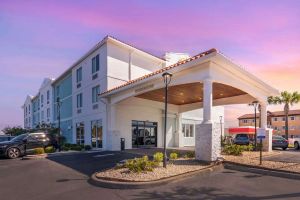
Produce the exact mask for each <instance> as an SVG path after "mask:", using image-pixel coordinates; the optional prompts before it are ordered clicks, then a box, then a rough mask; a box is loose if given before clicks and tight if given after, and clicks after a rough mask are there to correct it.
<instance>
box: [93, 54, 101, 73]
mask: <svg viewBox="0 0 300 200" xmlns="http://www.w3.org/2000/svg"><path fill="white" fill-rule="evenodd" d="M99 68H100V67H99V54H98V55H97V56H95V57H94V58H92V74H94V73H96V72H97V71H99Z"/></svg>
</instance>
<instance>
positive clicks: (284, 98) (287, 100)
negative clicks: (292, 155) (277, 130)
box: [268, 91, 300, 139]
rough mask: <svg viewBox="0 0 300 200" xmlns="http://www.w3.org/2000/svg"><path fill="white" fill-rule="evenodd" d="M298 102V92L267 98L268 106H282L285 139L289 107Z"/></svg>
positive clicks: (287, 128)
mask: <svg viewBox="0 0 300 200" xmlns="http://www.w3.org/2000/svg"><path fill="white" fill-rule="evenodd" d="M299 101H300V93H298V92H293V93H290V92H287V91H284V92H281V94H280V96H275V97H273V96H271V97H269V98H268V103H269V104H284V115H285V138H286V139H288V136H289V118H288V116H289V111H290V106H293V104H295V103H298V102H299Z"/></svg>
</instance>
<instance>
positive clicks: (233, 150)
mask: <svg viewBox="0 0 300 200" xmlns="http://www.w3.org/2000/svg"><path fill="white" fill-rule="evenodd" d="M243 151H244V147H243V146H241V145H236V144H231V145H225V147H224V150H223V153H225V154H227V155H234V156H239V155H242V153H243Z"/></svg>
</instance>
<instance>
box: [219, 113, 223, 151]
mask: <svg viewBox="0 0 300 200" xmlns="http://www.w3.org/2000/svg"><path fill="white" fill-rule="evenodd" d="M219 118H220V125H221V148H222V144H223V124H222V123H223V116H222V115H221V116H219Z"/></svg>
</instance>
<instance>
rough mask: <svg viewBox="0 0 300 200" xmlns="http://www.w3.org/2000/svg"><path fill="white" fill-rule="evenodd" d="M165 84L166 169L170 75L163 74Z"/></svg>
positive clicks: (165, 160) (165, 158)
mask: <svg viewBox="0 0 300 200" xmlns="http://www.w3.org/2000/svg"><path fill="white" fill-rule="evenodd" d="M162 76H163V78H164V83H165V124H164V163H163V167H164V168H166V167H167V147H166V145H167V141H166V140H167V113H168V85H169V84H170V82H171V78H172V74H170V73H168V72H165V73H163V75H162Z"/></svg>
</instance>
